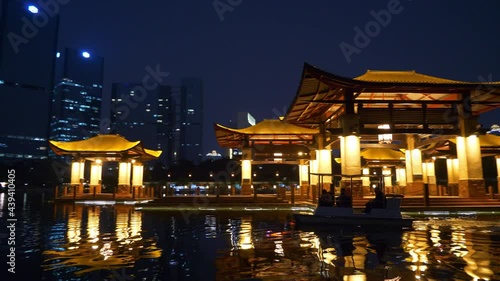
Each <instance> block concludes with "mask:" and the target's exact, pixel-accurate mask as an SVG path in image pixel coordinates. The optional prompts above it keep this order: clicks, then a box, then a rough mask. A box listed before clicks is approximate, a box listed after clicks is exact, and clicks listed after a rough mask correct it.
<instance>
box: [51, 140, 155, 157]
mask: <svg viewBox="0 0 500 281" xmlns="http://www.w3.org/2000/svg"><path fill="white" fill-rule="evenodd" d="M49 145H50V148H52V150H53V151H54V152H55V153H56V154H57V155H73V156H74V157H81V158H100V157H105V158H121V159H126V158H133V159H139V160H142V161H147V160H151V159H155V158H158V157H159V156H160V154H161V153H162V151H160V150H151V149H146V148H144V147H143V144H142V142H141V141H128V140H126V139H125V138H124V137H122V136H120V135H97V136H95V137H91V138H88V139H85V140H79V141H70V142H60V141H53V140H49Z"/></svg>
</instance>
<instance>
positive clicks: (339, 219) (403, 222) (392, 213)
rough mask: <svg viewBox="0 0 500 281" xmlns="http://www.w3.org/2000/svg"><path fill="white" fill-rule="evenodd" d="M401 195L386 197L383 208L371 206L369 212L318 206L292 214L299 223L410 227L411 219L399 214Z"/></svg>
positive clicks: (299, 224) (296, 222)
mask: <svg viewBox="0 0 500 281" xmlns="http://www.w3.org/2000/svg"><path fill="white" fill-rule="evenodd" d="M401 199H402V198H401V197H399V196H394V197H389V196H388V197H387V203H386V206H385V208H373V209H371V211H370V212H369V213H355V212H354V210H353V209H352V208H339V207H333V206H318V207H317V208H316V210H315V211H314V214H312V215H308V214H294V215H293V217H294V220H295V224H296V225H297V226H299V227H300V226H301V225H315V226H316V225H318V226H328V225H362V226H363V225H366V226H368V225H376V226H400V227H411V226H412V224H413V219H412V218H409V217H403V216H402V215H401V210H400V207H401Z"/></svg>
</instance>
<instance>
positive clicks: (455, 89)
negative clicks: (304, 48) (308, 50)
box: [285, 63, 500, 127]
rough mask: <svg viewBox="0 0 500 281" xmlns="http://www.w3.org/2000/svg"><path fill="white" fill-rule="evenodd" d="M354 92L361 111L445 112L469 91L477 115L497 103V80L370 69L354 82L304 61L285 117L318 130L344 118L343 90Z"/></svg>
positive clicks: (499, 93) (499, 89)
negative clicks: (425, 109) (393, 106)
mask: <svg viewBox="0 0 500 281" xmlns="http://www.w3.org/2000/svg"><path fill="white" fill-rule="evenodd" d="M347 89H349V90H352V91H353V92H354V93H355V95H354V101H353V102H354V103H357V104H359V103H363V105H364V108H375V109H376V108H378V109H388V104H389V103H393V104H396V105H398V108H399V109H406V108H408V109H421V108H422V104H424V103H428V105H427V106H428V108H429V109H447V108H449V107H450V105H451V104H459V103H461V102H462V99H463V97H464V96H463V95H464V94H468V93H470V101H471V104H472V108H471V109H472V111H473V113H474V114H480V113H483V112H486V111H489V110H492V109H494V108H497V107H498V106H497V105H498V104H499V103H500V82H465V81H456V80H450V79H445V78H439V77H434V76H430V75H425V74H421V73H417V72H415V71H380V70H369V71H367V72H366V73H365V74H363V75H361V76H358V77H356V78H347V77H342V76H339V75H335V74H332V73H329V72H326V71H324V70H321V69H319V68H316V67H314V66H312V65H310V64H307V63H305V64H304V67H303V70H302V77H301V80H300V85H299V88H298V90H297V93H296V95H295V98H294V100H293V101H292V103H291V105H290V107H289V108H288V111H287V113H286V115H285V120H286V121H287V122H290V123H293V124H302V125H305V126H310V127H317V126H318V124H320V123H324V122H325V121H326V120H334V119H337V118H338V117H339V116H341V115H342V114H343V111H344V103H345V102H346V101H345V99H344V93H345V91H346V90H347Z"/></svg>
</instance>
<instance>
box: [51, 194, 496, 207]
mask: <svg viewBox="0 0 500 281" xmlns="http://www.w3.org/2000/svg"><path fill="white" fill-rule="evenodd" d="M290 199H291V198H290V197H289V196H286V199H285V198H283V197H282V196H278V195H277V194H258V195H257V196H254V195H220V196H216V195H176V196H164V197H161V198H158V197H152V196H144V195H135V196H133V195H132V194H114V195H113V194H112V193H100V194H89V193H86V194H77V195H74V194H72V195H66V196H58V197H57V198H54V201H55V202H62V203H95V204H99V202H114V203H117V204H135V205H136V206H138V207H147V208H150V207H151V208H153V207H154V208H156V207H162V206H165V207H168V208H189V207H195V208H198V207H200V206H202V207H217V206H226V207H227V206H244V207H252V206H254V207H259V206H278V207H280V208H281V207H284V208H289V207H293V206H306V207H307V208H314V207H315V206H316V203H315V202H313V200H311V199H301V198H300V197H299V198H295V200H293V203H292V200H290ZM371 199H373V196H365V197H363V198H356V199H354V200H353V208H354V209H363V208H364V206H365V204H366V203H367V202H368V201H369V200H371ZM431 209H432V210H459V209H460V210H463V209H500V199H499V198H496V197H495V198H461V197H458V196H429V198H428V200H425V198H424V197H423V196H406V197H404V198H403V200H402V203H401V210H402V211H406V210H410V211H414V210H431Z"/></svg>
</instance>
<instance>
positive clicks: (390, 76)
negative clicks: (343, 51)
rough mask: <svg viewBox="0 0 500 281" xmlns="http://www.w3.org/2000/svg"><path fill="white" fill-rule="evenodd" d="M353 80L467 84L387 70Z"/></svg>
mask: <svg viewBox="0 0 500 281" xmlns="http://www.w3.org/2000/svg"><path fill="white" fill-rule="evenodd" d="M354 80H359V81H366V82H386V83H432V84H440V83H445V84H455V83H457V84H462V83H467V82H462V81H456V80H450V79H445V78H440V77H435V76H430V75H426V74H421V73H418V72H415V70H409V71H389V70H367V71H366V73H365V74H363V75H361V76H358V77H356V78H354Z"/></svg>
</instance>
